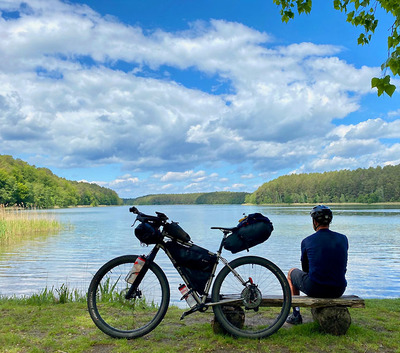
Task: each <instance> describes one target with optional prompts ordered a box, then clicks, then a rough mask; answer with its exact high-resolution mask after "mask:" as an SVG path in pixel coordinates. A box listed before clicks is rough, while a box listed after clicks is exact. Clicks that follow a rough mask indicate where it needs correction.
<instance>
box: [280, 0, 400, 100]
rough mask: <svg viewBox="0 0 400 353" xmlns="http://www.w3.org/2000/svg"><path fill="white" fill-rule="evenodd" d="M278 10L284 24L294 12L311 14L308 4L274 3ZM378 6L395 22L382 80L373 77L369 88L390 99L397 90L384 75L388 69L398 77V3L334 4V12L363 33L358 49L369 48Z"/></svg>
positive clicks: (355, 0)
mask: <svg viewBox="0 0 400 353" xmlns="http://www.w3.org/2000/svg"><path fill="white" fill-rule="evenodd" d="M274 3H275V4H277V5H278V6H280V8H281V18H282V21H283V22H288V21H289V20H290V19H293V18H294V11H293V9H294V8H297V12H298V13H299V14H302V13H310V11H311V5H312V3H311V0H274ZM378 6H380V7H381V8H382V9H384V10H385V11H386V12H387V13H389V14H392V15H393V17H394V21H393V24H392V27H391V28H390V29H389V35H388V40H387V42H388V59H387V60H386V61H385V62H384V63H383V64H382V72H383V74H384V76H385V77H384V78H377V77H374V78H373V79H372V81H371V86H372V88H375V87H376V88H377V91H378V96H380V95H382V94H383V93H386V94H388V95H389V96H392V94H393V93H394V91H395V89H396V86H395V85H393V84H391V83H390V75H387V74H386V71H387V69H389V70H390V71H391V72H392V74H393V76H398V75H400V35H399V32H400V1H399V0H374V1H371V0H364V1H360V0H334V1H333V7H334V9H335V10H338V11H341V12H343V13H344V14H346V16H347V17H346V21H347V22H349V23H351V24H352V25H353V26H356V27H359V26H361V27H362V28H363V29H364V32H363V33H360V35H359V36H358V39H357V43H358V44H359V45H364V44H369V43H370V40H371V38H372V35H373V33H374V32H375V29H376V27H377V26H378V23H379V20H378V19H377V18H376V9H377V7H378Z"/></svg>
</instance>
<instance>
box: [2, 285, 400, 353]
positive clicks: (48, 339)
mask: <svg viewBox="0 0 400 353" xmlns="http://www.w3.org/2000/svg"><path fill="white" fill-rule="evenodd" d="M182 311H183V310H182V309H179V308H176V307H170V308H169V310H168V312H167V315H166V317H165V319H164V320H163V321H162V322H161V324H160V325H159V326H158V327H157V328H156V329H155V330H154V331H152V332H151V333H150V334H148V335H147V336H144V337H142V338H138V339H135V340H124V339H113V338H110V337H108V336H107V335H105V334H104V333H102V332H101V331H100V330H99V329H97V328H96V326H95V325H94V324H93V322H92V320H91V319H90V316H89V314H88V311H87V308H86V298H85V296H84V295H81V294H79V293H77V292H76V291H73V290H69V289H68V288H67V287H66V286H61V288H59V289H51V290H47V289H46V290H43V291H42V292H40V293H39V294H36V295H33V296H30V297H24V298H15V297H11V298H0V316H1V324H0V352H7V353H15V352H18V353H20V352H24V353H25V352H32V353H35V352H59V353H61V352H68V353H74V352H93V353H94V352H96V353H97V352H100V353H108V352H139V351H140V352H146V351H147V352H152V353H153V352H154V353H157V352H168V353H169V352H230V353H236V352H238V353H239V352H274V353H275V352H277V353H279V352H284V353H292V352H293V353H295V352H311V353H320V352H335V353H336V352H346V353H347V352H354V353H356V352H360V353H361V352H362V353H366V352H385V353H387V352H389V353H391V352H393V353H395V352H397V353H399V352H400V348H399V347H398V342H400V328H399V325H398V320H399V317H400V299H382V300H378V299H371V300H366V308H365V309H350V312H351V316H352V325H351V326H350V329H349V331H348V332H347V334H346V335H344V336H332V335H328V334H324V333H322V332H321V331H320V330H319V327H318V325H317V324H316V323H314V322H312V320H311V314H310V313H309V312H308V311H307V310H304V309H303V311H302V314H303V317H304V319H305V322H306V323H304V324H303V325H300V326H293V327H291V326H290V325H287V324H285V325H284V326H283V327H282V328H281V329H280V330H279V331H278V332H277V333H275V334H274V335H272V336H270V337H268V338H266V339H263V340H250V339H241V338H240V339H238V338H232V337H230V336H225V335H221V334H215V333H214V332H213V330H212V328H211V325H210V321H211V320H212V318H213V315H212V311H209V312H206V313H195V314H193V315H189V316H187V317H186V318H185V319H184V320H182V321H180V320H179V318H180V316H181V314H182Z"/></svg>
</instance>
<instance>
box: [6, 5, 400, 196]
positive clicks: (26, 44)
mask: <svg viewBox="0 0 400 353" xmlns="http://www.w3.org/2000/svg"><path fill="white" fill-rule="evenodd" d="M0 11H3V12H2V14H0V35H1V38H2V40H1V41H0V52H1V53H2V60H1V61H0V124H1V129H0V143H1V144H2V146H3V151H4V152H5V153H7V152H9V153H10V154H13V151H14V150H13V148H14V147H13V146H14V145H15V144H18V153H26V154H32V153H34V154H35V155H39V156H41V158H42V159H43V158H46V160H47V164H48V165H53V166H57V167H59V168H67V167H68V168H70V167H82V166H87V165H90V166H100V165H104V164H108V163H114V164H115V163H118V164H120V165H122V166H123V169H125V170H127V171H129V172H130V174H129V175H127V176H123V177H120V178H118V179H116V180H114V182H112V183H111V182H108V185H109V186H110V187H113V188H116V189H118V190H124V192H128V191H129V190H132V188H139V187H142V188H143V187H144V186H145V187H146V188H148V189H151V188H152V187H153V186H154V185H153V184H151V182H150V181H148V182H145V181H143V180H142V179H141V178H139V177H138V175H139V174H138V173H139V172H140V173H150V175H151V174H153V176H154V178H153V181H154V180H157V182H158V183H162V184H158V185H162V189H163V190H170V189H173V186H174V185H178V186H177V188H185V190H198V189H203V190H204V189H206V188H216V189H221V190H222V189H223V188H224V185H223V182H225V186H226V183H227V180H228V179H227V176H226V175H224V176H219V174H218V173H217V172H216V171H215V172H214V174H212V173H211V172H210V173H209V172H206V171H205V168H206V167H207V168H210V167H211V168H215V169H216V170H217V168H218V166H219V165H220V164H221V163H223V164H224V166H226V165H231V166H232V168H231V170H234V169H235V168H237V166H240V165H242V164H243V163H244V161H245V162H246V163H248V164H249V165H250V166H251V168H250V169H251V170H250V171H249V172H247V173H240V174H238V176H237V178H236V179H237V180H232V179H229V180H230V181H231V182H232V184H231V187H232V188H235V189H240V188H244V184H242V183H240V182H239V181H240V180H242V181H243V180H244V179H254V174H253V172H255V171H259V172H264V173H276V172H278V171H279V170H294V169H296V168H297V170H306V171H307V170H317V169H321V170H322V169H324V168H335V166H337V167H341V168H343V167H345V168H346V167H351V166H355V165H357V162H355V161H356V160H357V161H359V160H360V159H362V158H364V159H365V160H366V161H368V162H367V164H370V163H372V161H376V163H386V162H389V161H395V160H396V159H395V158H393V157H392V156H389V154H390V153H388V151H389V150H388V148H387V147H386V146H385V145H384V143H383V142H382V139H384V138H399V131H400V125H399V120H394V121H391V122H388V121H385V120H383V119H381V118H378V119H374V118H371V119H368V120H366V121H363V122H360V123H358V124H354V125H345V124H343V125H339V126H335V125H334V123H333V121H334V120H337V119H344V118H345V117H346V116H348V115H349V114H350V113H352V112H355V111H357V110H358V109H359V107H360V98H361V97H362V96H363V95H365V94H367V93H368V92H369V90H368V87H369V80H370V78H371V77H372V76H373V75H374V74H376V73H377V72H379V69H377V68H369V67H362V68H356V67H354V66H353V65H350V64H348V63H346V62H345V61H343V60H341V59H340V58H338V57H337V55H339V54H340V52H341V50H342V48H340V47H337V46H333V45H317V44H313V43H297V44H291V45H288V46H275V45H274V42H273V41H272V39H271V37H270V35H269V34H267V33H264V32H260V31H257V30H255V29H251V28H249V27H246V26H245V25H243V24H240V23H232V22H227V21H223V20H210V21H209V22H204V21H198V22H195V23H191V24H189V25H188V28H187V29H186V30H184V31H179V32H167V31H164V30H162V29H158V30H154V31H152V32H148V31H146V30H145V29H143V28H140V27H137V26H130V25H127V24H124V23H121V22H119V21H118V20H117V19H115V18H112V17H109V16H106V17H102V16H101V15H100V14H98V13H96V12H95V11H93V10H92V9H90V8H89V7H88V6H86V5H76V4H70V3H67V2H60V1H57V0H28V1H24V2H20V1H1V2H0ZM11 12H13V13H14V16H8V15H7V16H6V15H5V14H7V13H11ZM15 13H17V14H18V15H16V16H15ZM119 63H124V64H125V66H126V67H129V69H122V68H121V66H119ZM174 70H179V71H180V72H181V73H182V74H188V72H190V73H191V74H192V75H193V77H197V78H199V77H201V76H202V75H206V76H207V77H208V78H209V80H210V81H212V86H213V87H212V88H210V89H204V88H202V87H201V85H198V87H197V86H196V84H194V85H192V86H191V87H190V88H189V87H187V86H185V85H184V84H183V83H181V82H179V80H177V79H176V80H174V75H173V71H174ZM221 82H223V85H224V89H223V91H221V92H219V93H218V90H217V91H215V90H214V88H215V86H217V85H219V84H220V83H221ZM398 115H399V114H398V111H393V112H392V113H391V118H392V119H393V118H394V119H395V118H396V117H397V116H398ZM312 146H320V147H319V149H318V150H316V149H314V148H312ZM397 148H398V146H397V145H393V146H392V147H391V149H392V150H393V152H396V151H397ZM321 151H322V156H321ZM133 171H137V174H136V175H134V174H135V173H133ZM240 175H241V176H240ZM270 175H271V174H270ZM217 180H219V181H220V182H217ZM99 183H101V182H99ZM103 183H104V182H103ZM179 183H182V184H179ZM183 183H186V184H183ZM212 183H214V184H212Z"/></svg>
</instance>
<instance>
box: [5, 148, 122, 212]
mask: <svg viewBox="0 0 400 353" xmlns="http://www.w3.org/2000/svg"><path fill="white" fill-rule="evenodd" d="M0 204H2V205H9V206H13V205H21V206H25V207H38V208H51V207H55V206H58V207H68V206H78V205H91V206H97V205H120V204H122V200H121V199H120V198H119V197H118V195H117V193H116V192H115V191H113V190H111V189H108V188H104V187H101V186H99V185H97V184H90V183H84V182H77V181H69V180H66V179H64V178H60V177H58V176H56V175H54V174H53V173H52V172H51V171H50V170H49V169H47V168H36V167H35V166H31V165H29V164H28V163H26V162H24V161H22V160H20V159H13V158H12V157H11V156H5V155H0Z"/></svg>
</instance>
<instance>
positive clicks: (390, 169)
mask: <svg viewBox="0 0 400 353" xmlns="http://www.w3.org/2000/svg"><path fill="white" fill-rule="evenodd" d="M399 201H400V165H397V166H386V167H384V168H382V167H377V168H368V169H361V168H359V169H357V170H352V171H350V170H340V171H334V172H325V173H311V174H292V175H285V176H281V177H279V178H277V179H275V180H272V181H270V182H267V183H265V184H263V185H262V186H260V187H259V188H258V189H257V190H256V191H255V192H254V193H252V194H250V195H248V196H247V197H246V202H247V203H253V204H269V203H346V202H357V203H377V202H399Z"/></svg>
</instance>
